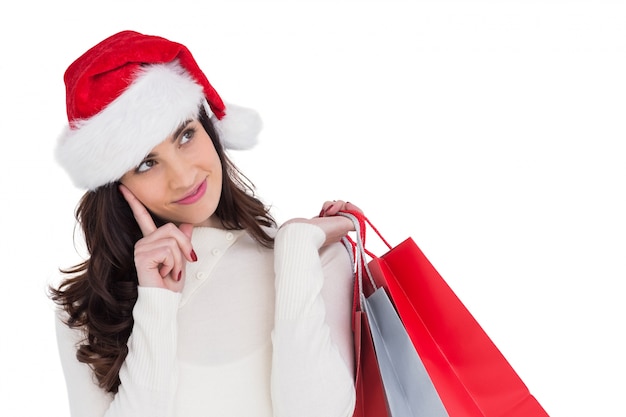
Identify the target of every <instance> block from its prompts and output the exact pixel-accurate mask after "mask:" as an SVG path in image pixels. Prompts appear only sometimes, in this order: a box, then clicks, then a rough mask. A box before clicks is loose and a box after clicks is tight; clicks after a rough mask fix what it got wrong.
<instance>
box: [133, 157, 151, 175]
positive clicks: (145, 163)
mask: <svg viewBox="0 0 626 417" xmlns="http://www.w3.org/2000/svg"><path fill="white" fill-rule="evenodd" d="M153 166H154V161H153V160H151V159H148V160H146V161H143V162H142V163H141V164H139V166H138V167H137V169H136V170H135V171H136V172H138V173H141V172H146V171H147V170H149V169H150V168H152V167H153Z"/></svg>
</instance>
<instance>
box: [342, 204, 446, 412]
mask: <svg viewBox="0 0 626 417" xmlns="http://www.w3.org/2000/svg"><path fill="white" fill-rule="evenodd" d="M345 215H346V217H350V215H349V214H345ZM352 219H353V221H354V222H355V223H358V220H357V219H356V218H352ZM353 250H354V254H355V262H354V263H355V265H356V278H355V284H356V285H358V288H357V287H356V286H355V303H356V304H355V305H357V306H358V308H357V309H360V310H361V311H363V310H364V311H365V315H363V314H361V317H362V318H365V320H367V323H368V324H369V329H370V332H371V338H372V340H373V347H374V352H375V361H376V363H377V364H378V369H379V371H380V372H379V373H380V377H381V378H382V385H383V388H384V393H385V398H386V402H387V407H388V410H389V415H391V416H393V417H448V414H447V412H446V410H445V408H444V406H443V404H442V402H441V399H440V398H439V395H438V394H437V391H436V390H435V388H434V386H433V383H432V381H431V380H430V377H429V375H428V373H427V372H426V369H425V368H424V364H423V363H422V361H421V359H420V357H419V355H418V354H417V352H416V350H415V348H414V346H413V345H412V343H411V340H410V338H409V336H408V334H407V332H406V330H405V329H404V326H403V324H402V322H401V320H400V318H399V317H398V314H397V313H396V311H395V309H394V307H393V305H392V303H391V301H390V300H389V298H388V296H387V294H386V291H385V289H384V288H377V287H376V286H375V285H373V284H374V281H373V280H372V279H371V277H370V276H368V273H367V271H366V268H364V265H363V263H362V260H363V259H364V258H363V257H364V255H365V252H364V248H363V246H362V240H361V239H360V236H359V232H358V231H357V240H356V242H354V243H353ZM364 276H368V280H367V282H366V286H367V285H368V284H369V287H367V289H366V290H365V291H366V292H367V294H368V296H366V295H365V294H366V292H364V289H363V287H364V286H363V281H364ZM356 296H358V297H356ZM372 362H373V361H372ZM364 379H365V378H364ZM365 384H367V381H365ZM357 391H358V390H357Z"/></svg>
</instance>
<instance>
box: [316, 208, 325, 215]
mask: <svg viewBox="0 0 626 417" xmlns="http://www.w3.org/2000/svg"><path fill="white" fill-rule="evenodd" d="M324 213H326V210H324V209H322V210H321V211H320V214H318V215H317V217H323V216H324Z"/></svg>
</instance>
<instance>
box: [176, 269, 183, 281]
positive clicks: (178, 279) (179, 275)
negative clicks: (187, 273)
mask: <svg viewBox="0 0 626 417" xmlns="http://www.w3.org/2000/svg"><path fill="white" fill-rule="evenodd" d="M182 277H183V271H179V272H178V278H176V281H180V279H181V278H182Z"/></svg>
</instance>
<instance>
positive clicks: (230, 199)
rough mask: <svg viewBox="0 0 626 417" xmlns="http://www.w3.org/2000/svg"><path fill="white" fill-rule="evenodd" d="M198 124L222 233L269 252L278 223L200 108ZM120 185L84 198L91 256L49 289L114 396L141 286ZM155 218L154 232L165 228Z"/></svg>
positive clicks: (136, 235) (80, 353)
mask: <svg viewBox="0 0 626 417" xmlns="http://www.w3.org/2000/svg"><path fill="white" fill-rule="evenodd" d="M198 119H199V121H200V123H201V124H202V126H203V127H204V129H205V130H206V132H207V133H208V135H209V136H210V137H211V140H212V142H213V145H214V146H215V150H216V151H217V154H218V156H219V158H220V160H221V162H222V193H221V197H220V201H219V203H218V206H217V210H216V215H217V217H218V218H219V219H220V220H221V222H222V225H223V227H224V228H226V229H229V230H241V229H246V230H247V231H248V233H250V235H251V236H252V237H253V238H254V239H255V240H256V241H257V242H259V243H260V244H261V245H263V246H265V247H270V248H271V247H272V246H273V243H274V241H273V238H272V237H271V236H270V235H268V234H267V233H266V231H265V230H264V228H263V226H266V227H272V226H275V225H276V222H275V220H274V218H273V217H272V216H271V215H270V213H269V208H268V207H267V206H266V205H265V204H263V203H262V202H261V200H259V199H258V198H257V197H256V196H255V193H254V189H255V188H254V185H253V184H252V183H251V182H250V181H249V180H248V178H246V177H245V176H244V175H243V174H242V173H241V172H240V171H239V170H238V168H237V167H236V166H235V165H234V164H233V163H232V161H230V159H229V158H228V157H227V155H226V154H225V152H224V149H223V147H222V145H221V142H220V140H219V137H218V135H217V132H216V131H215V129H214V128H213V124H212V123H211V121H210V119H209V117H208V116H207V114H206V112H205V111H204V108H202V106H201V108H200V112H199V117H198ZM118 185H119V184H118V183H112V184H107V185H104V186H101V187H99V188H97V189H96V190H95V191H89V192H87V193H86V194H85V195H83V197H82V198H81V200H80V202H79V204H78V206H77V208H76V212H75V215H76V220H77V222H78V224H79V225H80V226H81V228H82V232H83V236H84V239H85V243H86V247H87V250H88V252H89V255H90V256H89V258H88V259H87V260H86V261H84V262H82V263H80V264H78V265H75V266H73V267H71V268H68V269H61V272H62V273H63V274H65V275H66V278H65V279H64V280H63V281H62V282H61V283H60V285H59V286H58V288H50V297H51V299H52V300H53V301H54V302H55V303H57V304H58V305H59V306H60V307H61V308H63V309H64V310H65V311H66V312H67V314H68V318H67V321H66V324H67V325H68V326H69V327H71V328H79V329H82V330H84V332H85V339H84V340H83V341H82V342H81V343H80V344H79V346H78V347H77V352H76V357H77V359H78V360H79V361H80V362H83V363H86V364H88V365H89V366H90V367H91V368H92V369H93V372H94V374H95V376H96V378H97V380H98V383H99V385H100V387H101V388H102V389H104V390H105V391H108V392H113V393H115V392H117V391H118V387H119V385H120V378H119V371H120V368H121V366H122V364H123V362H124V359H125V358H126V355H127V353H128V347H127V342H128V338H129V336H130V334H131V331H132V329H133V323H134V322H133V317H132V310H133V307H134V306H135V302H136V301H137V285H138V282H137V271H136V269H135V263H134V259H133V251H134V245H135V243H136V242H137V241H138V240H139V239H141V237H142V235H141V230H140V229H139V226H138V225H137V222H136V221H135V219H134V217H133V213H132V211H131V209H130V207H129V205H128V203H126V201H125V200H124V197H123V196H122V195H121V193H120V192H119V190H118ZM153 218H154V221H155V223H156V224H157V226H161V225H163V224H164V223H165V222H164V221H163V220H162V219H159V218H156V216H153Z"/></svg>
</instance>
